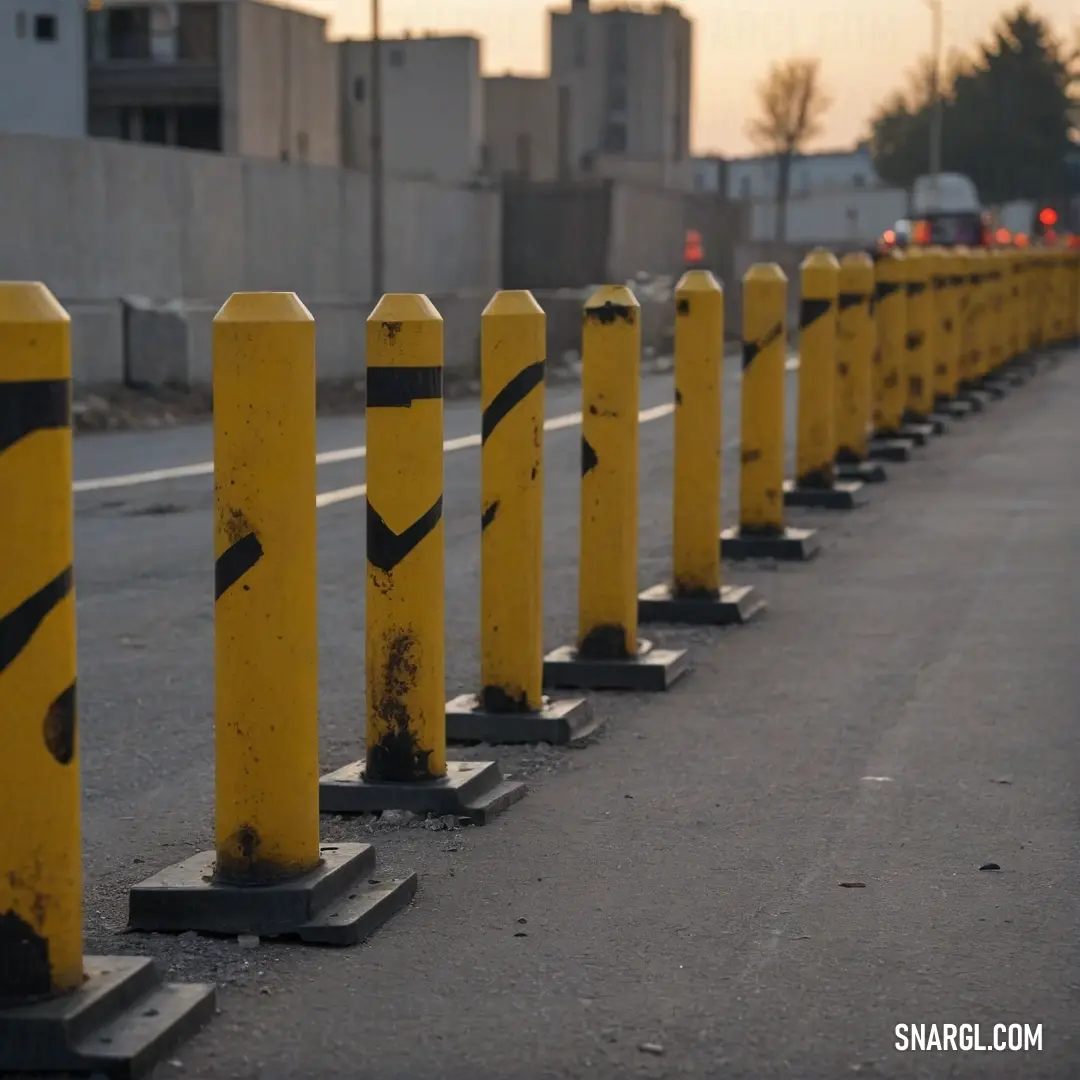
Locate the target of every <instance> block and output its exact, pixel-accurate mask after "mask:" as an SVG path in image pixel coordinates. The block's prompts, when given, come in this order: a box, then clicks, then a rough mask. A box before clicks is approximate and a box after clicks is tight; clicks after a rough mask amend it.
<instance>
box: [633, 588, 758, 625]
mask: <svg viewBox="0 0 1080 1080" xmlns="http://www.w3.org/2000/svg"><path fill="white" fill-rule="evenodd" d="M767 607H768V605H767V604H766V602H765V599H764V598H763V597H761V596H759V595H758V593H757V592H756V591H755V589H754V587H753V586H752V585H724V586H722V587H721V589H720V595H719V596H700V597H699V596H681V595H678V594H677V593H676V592H675V590H674V588H673V587H672V586H671V585H670V584H668V583H667V582H665V583H663V584H660V585H654V586H653V587H652V588H651V589H646V590H645V591H644V592H642V593H640V594H639V595H638V621H639V622H643V623H686V624H688V625H691V626H736V625H742V624H743V623H748V622H750V620H751V619H753V618H755V617H756V616H758V615H760V614H761V613H762V612H764V611H765V610H766V608H767Z"/></svg>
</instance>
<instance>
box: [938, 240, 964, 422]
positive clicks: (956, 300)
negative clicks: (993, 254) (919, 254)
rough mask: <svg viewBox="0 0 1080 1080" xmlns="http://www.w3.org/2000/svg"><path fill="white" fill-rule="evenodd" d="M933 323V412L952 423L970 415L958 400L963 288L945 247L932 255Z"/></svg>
mask: <svg viewBox="0 0 1080 1080" xmlns="http://www.w3.org/2000/svg"><path fill="white" fill-rule="evenodd" d="M933 260H934V265H933V296H934V323H935V331H936V338H935V340H936V342H937V349H936V352H935V355H934V402H935V410H936V411H937V412H939V413H941V414H943V415H945V416H949V417H952V418H953V419H955V420H960V419H963V418H964V417H965V416H969V415H970V414H971V405H970V404H969V403H968V402H966V401H961V400H960V399H959V398H958V397H957V394H958V392H959V389H960V326H959V321H960V320H959V310H960V294H961V289H962V287H963V285H964V280H963V277H962V276H961V274H960V268H961V261H960V258H959V257H958V256H957V255H955V254H954V253H953V252H952V251H950V250H948V249H946V248H938V249H936V252H935V254H934V256H933Z"/></svg>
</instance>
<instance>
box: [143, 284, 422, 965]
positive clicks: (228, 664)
mask: <svg viewBox="0 0 1080 1080" xmlns="http://www.w3.org/2000/svg"><path fill="white" fill-rule="evenodd" d="M213 348H214V368H213V379H214V555H215V562H214V597H215V602H214V669H215V672H214V673H215V694H214V702H215V718H214V731H215V744H216V747H215V749H216V773H217V784H216V788H217V792H216V803H215V811H216V812H215V819H216V821H215V828H216V834H217V850H216V851H205V852H202V853H200V854H199V855H195V856H193V857H192V858H189V859H186V860H185V861H184V862H182V863H180V864H178V865H176V866H173V867H170V868H169V869H167V870H165V871H162V872H161V873H160V874H157V875H155V876H154V877H152V878H149V879H148V880H147V881H144V882H142V884H140V885H137V886H135V888H133V889H132V890H131V894H130V897H129V919H128V922H129V926H130V927H131V928H132V929H136V930H148V931H172V932H175V931H187V930H196V931H201V932H206V933H216V934H243V933H248V934H257V935H259V936H260V937H277V936H284V935H289V936H297V937H299V938H301V939H302V940H304V941H310V942H321V943H324V944H335V945H351V944H354V943H356V942H357V941H360V940H362V939H363V938H364V937H366V936H367V935H368V934H369V933H370V932H371V930H372V929H374V925H376V924H377V923H379V922H381V921H383V920H384V919H385V918H387V917H389V915H391V914H392V913H393V912H394V911H396V910H398V909H400V908H401V907H403V906H404V905H405V904H407V903H408V902H409V900H410V899H411V898H412V896H413V894H414V893H415V891H416V875H415V874H413V875H410V876H409V877H408V878H405V879H403V880H400V881H395V882H386V883H383V886H382V887H380V888H379V889H372V888H370V887H369V886H368V885H367V884H366V881H362V880H361V879H367V878H370V877H371V874H372V870H373V869H374V865H375V855H374V849H373V848H372V847H371V846H370V845H368V844H332V845H329V846H327V847H321V846H320V844H319V672H318V633H319V627H318V619H317V615H316V596H317V592H318V581H317V571H316V539H315V513H316V509H315V492H316V483H315V322H314V320H313V319H312V317H311V314H310V313H309V312H308V310H307V308H305V307H304V305H303V304H302V303H301V302H300V300H299V299H298V298H297V297H296V296H295V294H293V293H234V294H233V295H232V296H231V297H230V298H229V299H228V300H227V301H226V302H225V304H224V305H223V306H222V308H221V310H220V311H219V312H218V313H217V315H216V316H215V318H214V325H213Z"/></svg>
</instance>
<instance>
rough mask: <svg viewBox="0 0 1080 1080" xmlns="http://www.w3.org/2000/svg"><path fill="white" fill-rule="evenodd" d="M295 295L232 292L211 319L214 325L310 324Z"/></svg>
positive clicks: (309, 317) (309, 314)
mask: <svg viewBox="0 0 1080 1080" xmlns="http://www.w3.org/2000/svg"><path fill="white" fill-rule="evenodd" d="M314 321H315V320H314V318H312V315H311V312H310V311H308V309H307V308H306V307H305V306H304V303H303V301H302V300H301V299H300V297H299V296H297V295H296V293H291V292H234V293H233V294H232V296H230V297H229V299H228V300H226V301H225V303H224V304H222V305H221V308H220V310H219V311H218V313H217V314H216V315H215V316H214V322H215V323H301V322H314Z"/></svg>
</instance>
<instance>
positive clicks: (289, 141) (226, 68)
mask: <svg viewBox="0 0 1080 1080" xmlns="http://www.w3.org/2000/svg"><path fill="white" fill-rule="evenodd" d="M221 38H222V84H223V94H222V96H223V131H224V136H225V138H224V141H223V145H224V147H225V150H226V151H227V152H230V153H237V154H243V155H245V156H249V157H260V158H271V159H273V160H275V161H279V160H283V161H297V162H306V163H310V164H313V165H337V164H339V163H340V161H341V143H340V102H339V96H338V81H339V80H338V50H337V47H336V45H335V44H334V43H332V42H330V41H327V39H326V20H325V19H319V18H315V17H314V16H312V15H310V14H308V13H307V12H303V11H293V10H290V9H288V8H284V7H277V6H274V5H271V4H264V3H258V2H255V0H233V2H230V3H223V4H222V6H221Z"/></svg>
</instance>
